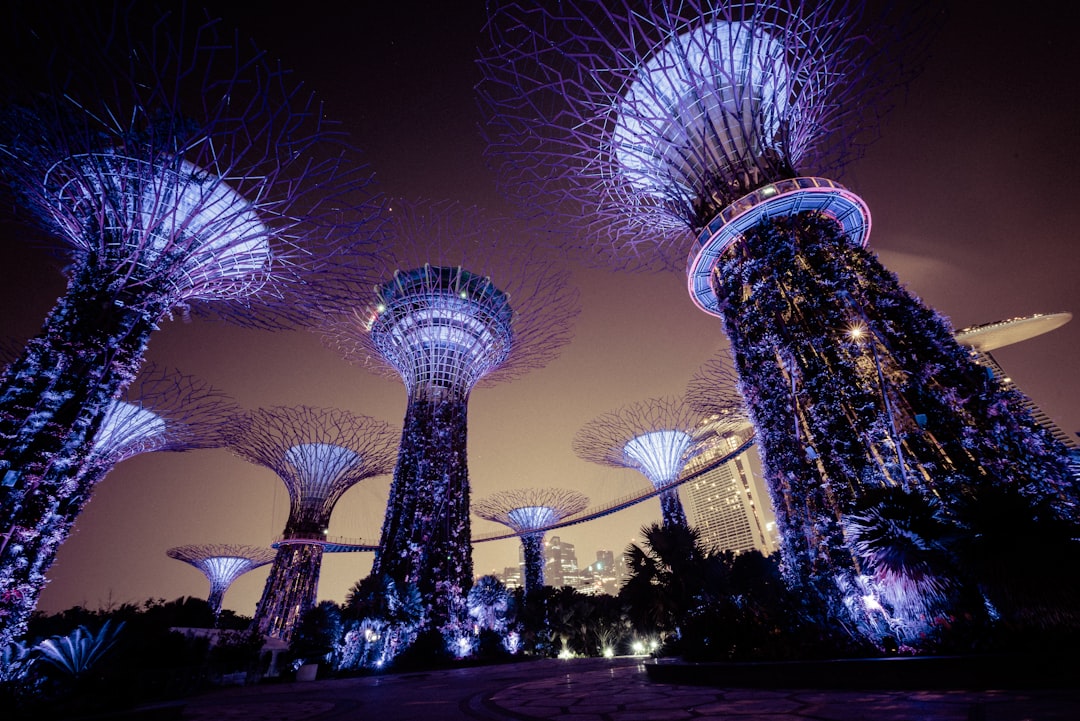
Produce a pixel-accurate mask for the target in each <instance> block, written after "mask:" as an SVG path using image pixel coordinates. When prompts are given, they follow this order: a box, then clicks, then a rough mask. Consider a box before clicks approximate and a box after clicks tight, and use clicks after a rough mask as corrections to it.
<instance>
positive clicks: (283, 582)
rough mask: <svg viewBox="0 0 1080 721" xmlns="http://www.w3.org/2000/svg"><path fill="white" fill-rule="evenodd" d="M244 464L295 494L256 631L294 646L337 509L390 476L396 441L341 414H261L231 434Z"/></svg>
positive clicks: (299, 410) (382, 427)
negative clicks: (261, 469) (352, 491)
mask: <svg viewBox="0 0 1080 721" xmlns="http://www.w3.org/2000/svg"><path fill="white" fill-rule="evenodd" d="M225 436H226V440H227V442H228V445H229V447H230V448H231V449H232V450H233V451H234V452H235V453H236V454H237V455H239V456H240V457H242V458H244V459H246V460H248V461H250V462H252V463H255V464H258V465H261V466H265V467H266V468H269V469H270V470H272V471H274V473H276V474H277V475H278V477H279V478H280V479H281V480H282V482H283V483H284V484H285V487H286V488H287V489H288V491H289V500H290V507H289V520H288V522H287V523H286V526H285V533H284V538H283V540H282V543H281V547H280V548H279V549H278V553H277V558H276V559H275V560H274V566H273V568H271V569H270V575H269V577H268V578H267V580H266V588H265V590H264V591H263V595H262V599H261V600H260V601H259V606H258V609H257V610H256V611H255V618H254V620H253V624H254V625H255V626H256V627H257V628H258V629H259V630H260V631H261V632H262V633H267V634H270V635H272V636H276V637H278V638H288V637H289V636H290V635H291V634H292V631H293V627H294V626H295V625H296V623H297V621H298V620H299V619H300V617H301V616H302V615H303V614H304V612H305V611H306V610H308V609H309V608H311V607H313V606H314V605H315V594H316V590H317V588H318V583H319V571H320V568H321V565H322V545H321V543H322V542H323V541H324V539H325V536H326V531H327V527H328V525H329V523H330V515H331V513H332V512H333V510H334V505H335V504H336V503H337V501H338V500H339V499H340V498H341V496H342V494H344V493H345V491H347V490H348V489H349V488H351V487H352V486H354V485H355V484H357V483H359V482H360V481H362V480H364V479H365V478H370V477H372V476H378V475H382V474H384V473H388V472H389V471H390V469H391V467H392V465H393V461H394V452H395V446H394V434H393V431H391V430H390V427H389V426H388V425H387V424H385V423H383V422H382V421H377V420H375V419H374V418H369V417H368V416H361V415H356V414H353V413H349V412H347V411H341V410H336V409H323V408H312V407H309V406H298V407H295V408H284V407H276V408H262V409H259V410H255V411H249V412H248V413H245V414H243V415H242V416H240V417H237V418H236V419H235V420H234V423H233V424H231V426H230V428H229V429H228V430H227V431H226V433H225Z"/></svg>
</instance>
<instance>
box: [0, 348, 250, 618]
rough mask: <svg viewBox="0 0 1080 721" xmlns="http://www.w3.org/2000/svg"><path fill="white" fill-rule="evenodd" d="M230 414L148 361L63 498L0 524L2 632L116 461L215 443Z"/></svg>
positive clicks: (36, 589) (113, 408)
mask: <svg viewBox="0 0 1080 721" xmlns="http://www.w3.org/2000/svg"><path fill="white" fill-rule="evenodd" d="M236 411H237V406H236V404H235V402H234V401H233V400H232V399H231V398H229V397H228V396H227V395H225V394H224V393H222V392H221V391H219V390H217V389H216V388H214V387H213V386H211V385H209V384H208V383H206V382H205V381H202V380H200V379H199V378H195V377H193V376H189V375H184V374H182V373H180V372H178V371H176V370H174V369H169V368H162V367H158V366H156V365H152V364H151V365H147V366H146V367H144V368H143V370H142V372H140V373H139V376H138V377H137V378H136V379H135V382H134V383H132V384H131V385H129V386H128V387H127V389H126V390H125V392H124V394H123V399H115V400H113V401H112V402H110V403H109V404H108V407H107V409H106V411H105V417H104V418H103V420H102V422H101V424H100V425H99V426H98V428H97V431H96V433H95V434H94V438H93V443H92V444H91V446H90V449H89V450H88V452H87V454H86V457H85V459H84V460H83V462H82V464H81V465H80V467H79V470H78V472H77V473H76V474H74V475H73V476H72V477H71V479H70V480H69V482H68V485H67V486H66V487H65V489H64V491H65V492H64V493H63V495H62V497H59V498H57V499H56V500H55V501H54V504H53V505H52V506H50V507H48V508H46V509H41V508H37V507H35V506H32V505H25V506H22V507H21V508H20V509H19V512H18V513H16V514H14V515H13V516H12V517H10V518H9V519H5V520H6V521H7V522H8V523H9V524H10V525H7V526H6V527H5V528H4V529H3V536H2V537H0V544H2V545H0V548H2V551H0V564H2V565H0V579H2V584H3V585H2V588H3V591H4V594H3V595H2V597H3V599H4V600H3V601H2V603H0V608H3V609H4V610H5V611H6V612H7V614H6V617H7V618H8V619H9V620H10V621H11V626H10V627H6V628H9V629H10V632H11V633H13V634H14V633H17V632H18V630H17V629H18V625H17V624H18V623H19V622H17V621H16V619H17V618H18V616H19V614H20V613H23V612H24V611H23V610H22V609H26V608H30V609H32V608H33V606H34V604H35V603H36V601H37V597H38V594H39V593H40V590H41V588H42V587H43V586H44V583H45V574H46V572H47V571H48V569H49V567H50V566H51V565H52V563H53V561H54V559H55V558H56V552H57V550H58V549H59V547H60V545H61V544H62V543H63V542H64V540H65V539H66V538H67V537H68V535H69V534H70V532H71V528H72V526H73V525H74V524H75V520H76V518H77V517H78V515H79V513H81V512H82V509H83V508H84V507H85V505H86V503H87V502H89V500H90V498H91V495H92V493H93V491H94V488H95V487H96V486H97V484H98V483H100V482H101V480H102V479H104V478H105V476H107V475H108V474H109V472H110V471H111V470H112V469H113V468H114V467H115V466H116V464H118V463H120V462H121V461H124V460H127V459H128V458H131V457H133V456H137V455H140V454H143V453H152V452H155V451H173V452H179V451H188V450H194V449H198V448H214V447H217V446H220V445H221V444H222V440H221V433H222V428H223V426H224V425H225V424H226V423H227V421H228V420H229V419H230V418H231V417H232V416H233V415H234V414H235V413H236ZM35 524H36V525H35ZM11 591H17V593H11ZM13 600H15V601H17V603H13V602H12V601H13ZM25 620H26V619H25V618H23V619H22V621H21V622H25Z"/></svg>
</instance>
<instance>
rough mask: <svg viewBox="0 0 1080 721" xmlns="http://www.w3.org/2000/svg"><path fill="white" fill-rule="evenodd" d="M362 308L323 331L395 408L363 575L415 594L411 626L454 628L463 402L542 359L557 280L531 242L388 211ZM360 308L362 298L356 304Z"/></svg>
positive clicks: (439, 213)
mask: <svg viewBox="0 0 1080 721" xmlns="http://www.w3.org/2000/svg"><path fill="white" fill-rule="evenodd" d="M391 219H392V221H391V223H390V228H389V236H390V238H389V241H388V247H390V248H393V249H394V251H395V254H393V255H388V256H387V257H386V259H385V260H384V261H383V262H382V264H381V265H379V267H378V268H377V271H378V275H377V277H380V278H381V284H380V285H378V286H377V287H376V289H375V294H374V297H372V298H371V301H369V302H368V303H364V304H363V305H362V306H360V307H359V308H356V309H353V310H351V311H349V312H346V313H343V314H341V315H340V316H338V317H336V318H332V319H329V320H328V321H327V322H326V323H325V324H324V337H325V339H326V343H327V344H328V345H330V346H332V347H334V348H336V349H337V350H338V351H339V352H341V353H342V355H344V356H345V357H346V358H347V359H348V360H350V361H352V362H354V363H358V364H361V365H366V366H369V367H374V368H375V369H377V370H379V371H381V372H382V373H384V374H386V375H389V376H397V377H400V378H401V380H402V381H403V382H404V383H405V388H406V390H407V392H408V407H407V410H406V414H405V421H404V428H403V430H402V436H401V445H400V451H399V455H398V462H397V467H396V468H395V470H394V481H393V484H392V486H391V489H390V500H389V504H388V506H387V511H386V519H385V522H384V524H383V528H382V539H381V541H380V546H381V548H382V552H381V553H380V554H379V555H378V557H377V558H376V560H375V565H374V570H373V572H374V573H378V574H384V575H387V576H389V577H391V578H393V579H394V581H395V582H396V583H398V584H399V585H400V584H403V583H416V584H418V585H419V587H420V590H421V593H422V595H423V596H424V598H425V603H426V604H427V613H426V614H425V619H424V624H425V625H426V626H427V627H431V628H443V627H446V626H447V625H448V624H455V623H460V622H462V621H463V620H464V619H465V616H464V613H465V610H464V603H465V594H466V593H467V592H468V588H469V585H470V584H471V583H472V556H471V540H470V537H471V531H470V523H469V475H468V466H467V457H466V436H467V409H468V399H469V394H470V393H471V391H472V389H473V388H474V387H477V386H484V385H491V384H494V383H497V382H501V381H506V380H511V379H513V378H516V377H518V376H519V375H521V374H523V373H525V372H527V371H530V370H533V369H535V368H538V367H541V366H543V365H545V364H546V363H548V362H549V361H551V360H552V359H554V358H555V357H556V355H557V354H558V352H559V351H560V349H561V348H562V346H563V345H565V344H566V343H567V342H569V340H570V328H571V324H572V321H573V319H574V317H575V316H576V315H577V312H578V304H577V291H576V290H574V289H572V288H571V287H570V286H569V284H568V278H569V273H568V272H567V271H566V270H563V269H561V268H559V267H558V266H556V265H555V264H554V263H553V262H551V261H550V260H546V259H544V258H543V256H542V255H541V253H540V251H541V250H542V249H541V248H539V247H538V246H537V244H536V243H535V241H533V240H531V239H529V238H527V237H517V238H508V237H507V233H506V231H505V225H504V224H501V223H500V222H499V221H498V220H496V219H493V218H490V217H487V216H486V215H485V214H484V213H483V212H481V211H480V210H478V209H476V208H472V207H466V206H462V205H459V204H455V203H428V202H419V203H411V204H410V203H403V202H400V203H393V204H392V211H391ZM359 297H361V298H362V297H363V296H359Z"/></svg>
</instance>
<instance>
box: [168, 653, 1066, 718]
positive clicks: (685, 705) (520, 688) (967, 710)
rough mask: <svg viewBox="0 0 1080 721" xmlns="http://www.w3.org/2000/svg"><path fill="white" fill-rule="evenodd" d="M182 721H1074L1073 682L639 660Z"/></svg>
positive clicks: (396, 683) (401, 684)
mask: <svg viewBox="0 0 1080 721" xmlns="http://www.w3.org/2000/svg"><path fill="white" fill-rule="evenodd" d="M182 718H183V719H184V720H185V721H346V720H353V719H355V720H357V721H359V720H361V719H364V720H367V719H371V720H373V721H411V720H412V719H419V720H423V721H427V720H429V719H431V720H439V721H441V720H442V719H452V720H457V719H464V720H469V719H473V720H475V719H479V720H481V721H507V720H513V719H517V720H519V721H528V720H530V719H568V720H570V719H572V720H573V721H681V720H682V719H703V720H706V721H711V720H715V721H720V720H721V719H724V720H725V721H861V720H866V721H901V720H902V721H1077V720H1078V719H1080V689H1077V688H1068V689H1040V690H1030V691H1023V690H1002V691H993V690H984V691H969V690H956V691H941V690H937V691H835V690H829V691H822V690H813V689H780V690H772V689H736V688H713V687H706V686H690V685H682V684H674V683H657V682H654V681H650V680H649V678H648V676H647V675H646V673H645V670H644V665H643V663H642V660H641V659H634V658H618V659H610V660H608V659H571V660H556V659H551V660H544V661H532V662H526V663H515V664H505V665H499V666H485V667H476V668H469V669H454V670H448V671H433V672H425V673H411V674H387V675H384V676H375V677H365V678H353V679H340V680H326V681H314V682H310V683H289V684H276V685H260V686H251V687H241V688H232V689H223V690H221V691H217V692H215V693H212V694H209V695H206V696H200V697H197V698H192V699H188V700H187V701H186V706H185V708H184V713H183V716H182Z"/></svg>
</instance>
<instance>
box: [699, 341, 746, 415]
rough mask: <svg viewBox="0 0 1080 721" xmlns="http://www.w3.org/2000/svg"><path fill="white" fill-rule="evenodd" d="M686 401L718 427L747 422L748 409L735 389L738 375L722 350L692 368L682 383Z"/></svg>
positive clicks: (737, 384)
mask: <svg viewBox="0 0 1080 721" xmlns="http://www.w3.org/2000/svg"><path fill="white" fill-rule="evenodd" d="M725 356H727V357H725ZM686 403H687V404H688V405H689V406H690V407H691V408H692V409H693V410H694V412H695V413H698V414H699V415H700V416H701V417H702V418H706V419H708V420H709V421H711V422H712V425H713V427H715V428H717V429H718V430H719V429H721V428H726V427H730V428H731V429H732V430H736V429H738V428H741V427H743V426H744V425H745V424H747V423H749V422H750V411H749V410H748V409H747V407H746V401H745V399H744V398H743V396H742V393H741V392H740V390H739V375H738V373H736V371H735V367H734V365H733V363H732V360H731V357H730V355H728V354H726V353H725V354H724V355H723V356H722V355H719V354H718V355H716V356H714V357H713V358H710V359H709V360H707V361H706V362H705V363H704V364H702V366H701V367H700V368H698V369H697V371H695V372H694V375H693V376H692V377H691V378H690V381H689V382H688V383H687V384H686Z"/></svg>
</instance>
